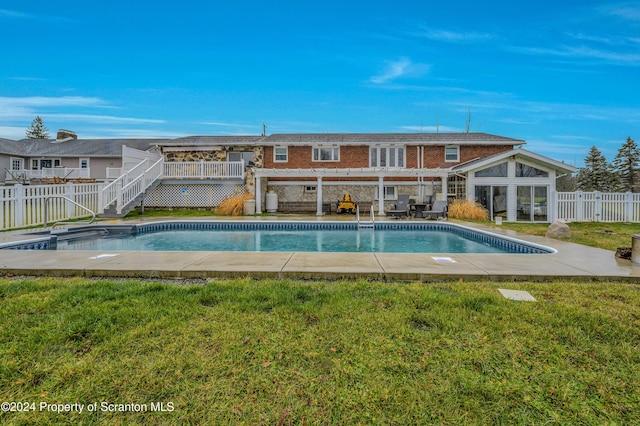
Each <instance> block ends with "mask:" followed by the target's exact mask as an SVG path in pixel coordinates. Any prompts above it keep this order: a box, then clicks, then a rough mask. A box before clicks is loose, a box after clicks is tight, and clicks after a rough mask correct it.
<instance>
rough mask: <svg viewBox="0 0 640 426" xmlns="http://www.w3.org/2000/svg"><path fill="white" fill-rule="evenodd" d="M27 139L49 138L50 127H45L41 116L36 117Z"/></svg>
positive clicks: (28, 130) (28, 131)
mask: <svg viewBox="0 0 640 426" xmlns="http://www.w3.org/2000/svg"><path fill="white" fill-rule="evenodd" d="M27 139H49V129H47V128H46V127H44V123H43V122H42V118H40V116H37V117H36V118H34V119H33V121H32V122H31V127H29V128H28V129H27Z"/></svg>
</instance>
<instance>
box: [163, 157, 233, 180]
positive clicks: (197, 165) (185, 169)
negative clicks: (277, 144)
mask: <svg viewBox="0 0 640 426" xmlns="http://www.w3.org/2000/svg"><path fill="white" fill-rule="evenodd" d="M235 178H239V179H242V178H244V161H198V162H195V161H185V162H166V163H164V179H235Z"/></svg>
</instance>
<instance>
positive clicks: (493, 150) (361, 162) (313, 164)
mask: <svg viewBox="0 0 640 426" xmlns="http://www.w3.org/2000/svg"><path fill="white" fill-rule="evenodd" d="M444 148H445V147H444V145H442V146H426V147H425V148H424V167H426V168H430V169H434V168H438V167H441V168H449V167H451V166H455V165H456V164H459V163H450V162H446V161H444ZM511 149H513V146H512V145H506V146H505V145H486V146H484V145H475V146H468V145H463V146H461V147H460V163H464V162H465V161H469V160H473V159H474V158H478V157H486V156H489V155H494V154H498V153H500V152H504V151H509V150H511ZM288 150H289V161H287V162H286V163H275V162H274V161H273V147H271V146H267V147H265V148H264V167H266V168H278V169H297V168H301V169H309V168H336V167H337V168H348V167H353V168H358V167H369V147H368V146H342V147H340V161H312V147H310V146H289V148H288ZM417 157H418V150H417V149H416V147H415V146H407V147H406V167H408V168H412V167H416V166H417Z"/></svg>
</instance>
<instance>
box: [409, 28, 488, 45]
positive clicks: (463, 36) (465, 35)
mask: <svg viewBox="0 0 640 426" xmlns="http://www.w3.org/2000/svg"><path fill="white" fill-rule="evenodd" d="M413 35H415V36H418V37H423V38H427V39H429V40H436V41H445V42H449V43H470V42H479V41H486V40H492V39H495V38H496V36H495V35H493V34H490V33H481V32H475V31H464V32H462V31H451V30H443V29H436V28H425V29H422V30H419V31H416V32H414V33H413Z"/></svg>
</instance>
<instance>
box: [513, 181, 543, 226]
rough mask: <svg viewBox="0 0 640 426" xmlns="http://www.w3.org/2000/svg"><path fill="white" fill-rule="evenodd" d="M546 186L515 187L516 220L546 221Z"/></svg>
mask: <svg viewBox="0 0 640 426" xmlns="http://www.w3.org/2000/svg"><path fill="white" fill-rule="evenodd" d="M547 197H548V187H546V186H535V185H522V186H521V185H519V186H518V187H517V203H518V220H521V221H527V222H546V221H547V217H548V199H547Z"/></svg>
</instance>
